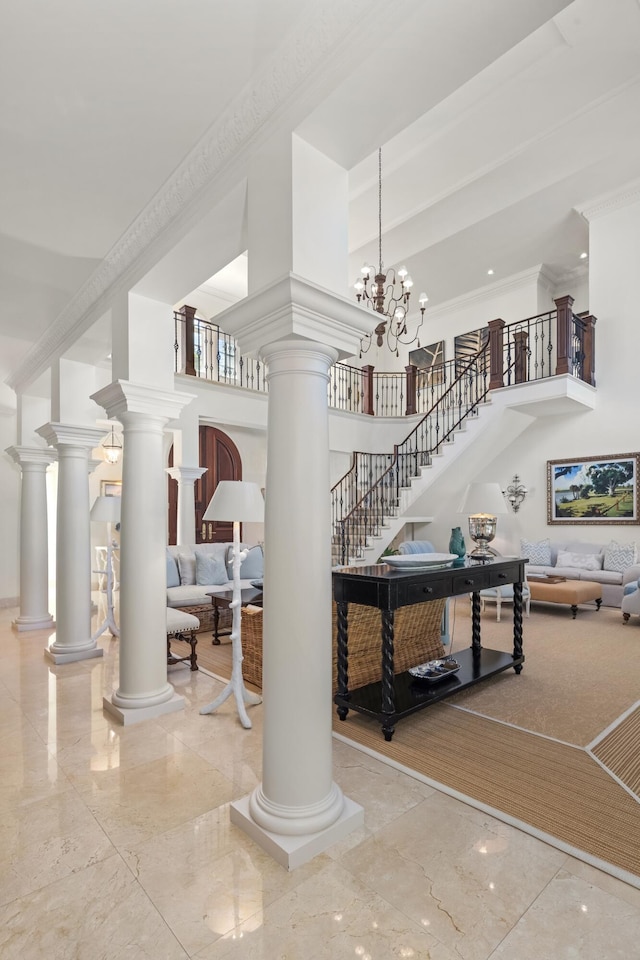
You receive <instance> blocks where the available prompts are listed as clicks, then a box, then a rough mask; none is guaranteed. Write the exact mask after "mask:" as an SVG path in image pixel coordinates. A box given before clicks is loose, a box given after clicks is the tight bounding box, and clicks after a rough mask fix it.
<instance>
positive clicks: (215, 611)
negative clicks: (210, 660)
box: [211, 597, 220, 645]
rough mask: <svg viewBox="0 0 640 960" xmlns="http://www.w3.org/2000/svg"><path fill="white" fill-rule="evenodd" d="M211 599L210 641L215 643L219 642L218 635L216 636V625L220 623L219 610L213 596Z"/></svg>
mask: <svg viewBox="0 0 640 960" xmlns="http://www.w3.org/2000/svg"><path fill="white" fill-rule="evenodd" d="M212 600H213V640H212V641H211V643H215V644H217V645H219V644H220V637H219V636H218V627H219V625H220V610H219V608H218V604H217V601H216V598H215V597H212Z"/></svg>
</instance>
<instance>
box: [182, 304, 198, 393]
mask: <svg viewBox="0 0 640 960" xmlns="http://www.w3.org/2000/svg"><path fill="white" fill-rule="evenodd" d="M178 313H181V314H182V316H183V317H184V372H185V373H186V374H188V375H189V376H190V377H195V375H196V367H195V362H194V361H195V357H194V348H193V321H194V318H195V315H196V308H195V307H188V306H187V304H186V303H185V304H183V306H181V307H180V309H179V310H178Z"/></svg>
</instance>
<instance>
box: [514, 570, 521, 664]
mask: <svg viewBox="0 0 640 960" xmlns="http://www.w3.org/2000/svg"><path fill="white" fill-rule="evenodd" d="M513 655H514V657H521V656H522V583H521V582H518V581H516V583H514V585H513ZM513 669H514V670H515V672H516V673H521V672H522V664H521V663H518V664H516V666H515V667H514V668H513Z"/></svg>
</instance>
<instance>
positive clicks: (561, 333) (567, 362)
mask: <svg viewBox="0 0 640 960" xmlns="http://www.w3.org/2000/svg"><path fill="white" fill-rule="evenodd" d="M553 302H554V303H555V305H556V309H557V319H556V376H558V375H559V374H561V373H571V369H572V366H573V363H572V350H571V344H572V341H573V310H572V307H573V302H574V301H573V297H570V296H569V295H568V294H567V296H566V297H558V299H557V300H554V301H553Z"/></svg>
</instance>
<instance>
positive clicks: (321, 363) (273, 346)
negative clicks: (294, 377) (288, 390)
mask: <svg viewBox="0 0 640 960" xmlns="http://www.w3.org/2000/svg"><path fill="white" fill-rule="evenodd" d="M260 356H261V357H262V358H263V359H264V361H265V363H266V364H267V365H268V367H269V373H268V374H267V379H271V378H273V377H274V376H276V375H277V374H280V373H309V374H320V375H321V376H324V377H328V376H329V367H331V366H332V365H333V364H334V363H335V362H336V360H337V359H338V351H337V350H335V349H334V348H333V347H329V346H326V345H325V344H323V343H317V342H316V341H315V340H291V339H289V340H275V341H274V342H273V343H269V344H267V346H265V347H263V348H262V349H261V350H260Z"/></svg>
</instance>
